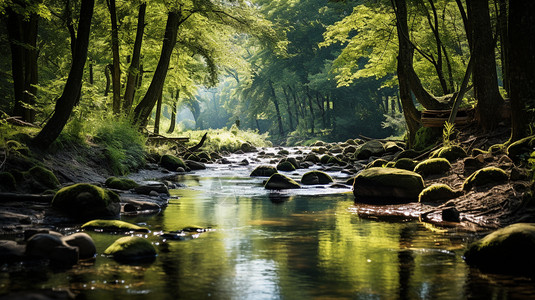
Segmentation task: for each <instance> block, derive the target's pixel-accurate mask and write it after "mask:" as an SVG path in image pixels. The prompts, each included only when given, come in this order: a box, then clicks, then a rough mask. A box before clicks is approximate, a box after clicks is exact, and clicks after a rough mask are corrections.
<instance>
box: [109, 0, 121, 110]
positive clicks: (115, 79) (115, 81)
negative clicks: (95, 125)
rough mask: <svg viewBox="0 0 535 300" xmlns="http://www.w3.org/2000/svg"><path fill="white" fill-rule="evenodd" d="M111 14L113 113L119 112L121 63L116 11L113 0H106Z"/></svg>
mask: <svg viewBox="0 0 535 300" xmlns="http://www.w3.org/2000/svg"><path fill="white" fill-rule="evenodd" d="M106 3H107V4H108V10H109V11H110V16H111V52H112V55H113V69H112V70H113V71H112V73H111V81H112V87H113V113H114V114H119V113H120V112H121V65H120V58H119V30H118V28H117V11H116V7H115V0H107V1H106Z"/></svg>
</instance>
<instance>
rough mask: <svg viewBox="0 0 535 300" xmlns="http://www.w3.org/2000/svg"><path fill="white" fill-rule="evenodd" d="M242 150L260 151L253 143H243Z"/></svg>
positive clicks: (247, 151) (246, 151)
mask: <svg viewBox="0 0 535 300" xmlns="http://www.w3.org/2000/svg"><path fill="white" fill-rule="evenodd" d="M240 150H241V151H243V152H245V153H249V152H258V150H257V149H256V147H255V146H253V145H251V144H250V143H243V144H241V146H240Z"/></svg>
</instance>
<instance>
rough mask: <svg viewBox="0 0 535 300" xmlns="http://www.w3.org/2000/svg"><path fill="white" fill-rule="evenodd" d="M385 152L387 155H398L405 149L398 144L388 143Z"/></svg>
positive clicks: (385, 145)
mask: <svg viewBox="0 0 535 300" xmlns="http://www.w3.org/2000/svg"><path fill="white" fill-rule="evenodd" d="M384 148H385V152H386V153H397V152H401V151H403V150H404V149H403V147H401V146H400V145H398V144H397V143H396V142H386V143H385V144H384Z"/></svg>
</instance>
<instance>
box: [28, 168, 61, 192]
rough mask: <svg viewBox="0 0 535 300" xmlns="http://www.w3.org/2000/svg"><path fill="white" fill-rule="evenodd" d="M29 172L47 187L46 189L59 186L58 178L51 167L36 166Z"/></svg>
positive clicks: (36, 180)
mask: <svg viewBox="0 0 535 300" xmlns="http://www.w3.org/2000/svg"><path fill="white" fill-rule="evenodd" d="M27 174H28V175H29V176H30V177H31V178H32V179H33V180H34V181H35V182H37V183H38V184H39V185H41V186H43V187H45V190H46V189H56V188H58V186H59V181H58V178H57V177H56V175H54V173H52V171H50V170H49V169H46V168H43V167H41V166H35V167H33V168H31V169H30V170H28V172H27Z"/></svg>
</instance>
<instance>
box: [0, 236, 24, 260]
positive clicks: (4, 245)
mask: <svg viewBox="0 0 535 300" xmlns="http://www.w3.org/2000/svg"><path fill="white" fill-rule="evenodd" d="M25 251H26V247H25V246H24V245H20V244H18V243H17V242H15V241H8V240H2V241H0V262H2V263H9V262H13V261H18V260H21V259H22V258H23V257H24V252H25Z"/></svg>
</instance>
